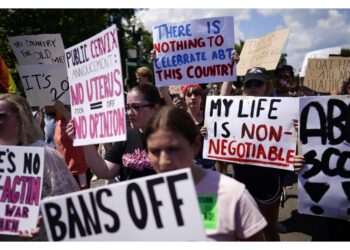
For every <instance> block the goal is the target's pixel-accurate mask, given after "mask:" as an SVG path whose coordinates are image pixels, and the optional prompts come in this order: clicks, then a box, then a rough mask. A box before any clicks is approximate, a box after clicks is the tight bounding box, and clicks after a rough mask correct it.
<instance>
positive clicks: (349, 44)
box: [137, 0, 350, 72]
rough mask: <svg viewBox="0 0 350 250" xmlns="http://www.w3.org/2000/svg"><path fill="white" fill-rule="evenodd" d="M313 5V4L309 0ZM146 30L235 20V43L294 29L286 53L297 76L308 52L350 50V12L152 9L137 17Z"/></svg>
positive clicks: (341, 10)
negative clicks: (208, 20)
mask: <svg viewBox="0 0 350 250" xmlns="http://www.w3.org/2000/svg"><path fill="white" fill-rule="evenodd" d="M309 1H310V0H309ZM137 16H138V18H139V19H140V20H141V21H142V22H143V23H144V25H145V28H146V29H147V30H148V31H150V32H152V26H153V25H156V24H159V23H167V22H168V23H169V22H180V21H185V20H191V19H199V18H206V17H219V16H234V21H235V25H234V29H235V41H236V42H239V40H246V39H251V38H259V37H262V36H264V35H266V34H268V33H270V32H273V31H275V30H277V29H281V28H291V33H290V35H289V38H288V40H287V43H286V46H285V49H284V52H285V53H287V54H288V56H287V62H288V64H291V65H292V66H293V67H294V68H295V70H296V72H297V70H299V68H300V67H301V65H302V63H303V59H304V56H305V54H306V53H307V52H310V51H313V50H318V49H323V48H329V47H342V48H350V9H339V8H338V9H333V8H323V9H311V8H306V9H247V8H246V9H233V8H225V9H213V8H211V9H209V8H208V9H180V8H167V9H148V10H141V11H139V12H138V13H137Z"/></svg>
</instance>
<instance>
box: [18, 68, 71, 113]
mask: <svg viewBox="0 0 350 250" xmlns="http://www.w3.org/2000/svg"><path fill="white" fill-rule="evenodd" d="M18 72H19V75H20V77H21V80H22V83H23V89H24V91H25V93H26V96H27V99H28V102H29V104H30V105H31V106H32V107H33V106H46V105H54V101H55V100H60V101H61V102H63V103H64V104H69V83H68V77H67V69H66V65H64V64H33V65H22V66H19V68H18Z"/></svg>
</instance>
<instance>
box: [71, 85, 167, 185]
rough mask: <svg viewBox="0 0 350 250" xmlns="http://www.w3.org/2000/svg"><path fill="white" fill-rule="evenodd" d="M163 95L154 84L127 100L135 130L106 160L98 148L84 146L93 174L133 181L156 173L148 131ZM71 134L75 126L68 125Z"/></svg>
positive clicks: (139, 88) (133, 91)
mask: <svg viewBox="0 0 350 250" xmlns="http://www.w3.org/2000/svg"><path fill="white" fill-rule="evenodd" d="M159 103H160V96H159V92H158V89H157V88H156V87H154V86H152V85H148V84H141V85H138V86H136V87H134V88H132V89H131V91H129V92H128V95H127V98H126V105H125V109H126V113H127V117H128V120H129V122H130V126H131V128H128V129H127V135H126V138H127V140H126V141H121V142H115V143H114V144H113V146H112V147H111V149H109V150H108V151H106V154H105V159H103V158H102V157H101V156H100V155H99V154H98V153H97V151H96V148H95V146H93V145H88V146H84V147H83V148H84V153H85V159H86V162H87V164H88V166H89V168H90V169H91V170H92V172H93V173H94V174H95V175H96V176H97V177H99V178H101V179H108V180H110V179H113V178H115V177H118V178H119V180H121V181H124V180H129V179H134V178H139V177H144V176H147V175H152V174H155V172H154V169H153V166H152V165H151V163H150V162H149V160H148V157H147V152H146V142H145V139H144V130H145V128H146V126H147V123H148V121H149V119H150V118H151V117H152V116H153V115H154V114H155V113H156V112H157V111H158V109H159ZM67 134H68V135H72V134H74V124H73V122H72V121H71V122H70V123H69V124H68V126H67Z"/></svg>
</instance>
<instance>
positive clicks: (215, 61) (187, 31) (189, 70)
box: [153, 17, 236, 86]
mask: <svg viewBox="0 0 350 250" xmlns="http://www.w3.org/2000/svg"><path fill="white" fill-rule="evenodd" d="M234 42H235V41H234V27H233V17H215V18H205V19H198V20H191V21H186V22H181V23H169V24H168V23H164V24H159V25H156V26H154V27H153V49H154V50H155V51H156V58H157V59H156V61H155V62H154V64H153V66H154V77H155V81H156V85H157V86H169V85H179V84H190V83H208V82H219V81H233V80H236V72H235V71H236V70H235V67H234V64H233V63H232V61H231V54H232V51H233V46H234Z"/></svg>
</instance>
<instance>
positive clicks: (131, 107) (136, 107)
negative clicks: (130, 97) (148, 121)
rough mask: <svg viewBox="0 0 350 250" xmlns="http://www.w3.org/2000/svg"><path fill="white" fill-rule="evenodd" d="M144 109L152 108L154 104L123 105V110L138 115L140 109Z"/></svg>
mask: <svg viewBox="0 0 350 250" xmlns="http://www.w3.org/2000/svg"><path fill="white" fill-rule="evenodd" d="M144 107H151V108H152V107H154V104H150V103H147V104H136V103H135V104H126V105H125V109H126V111H129V110H131V111H133V112H136V113H138V112H139V111H140V109H141V108H144Z"/></svg>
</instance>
